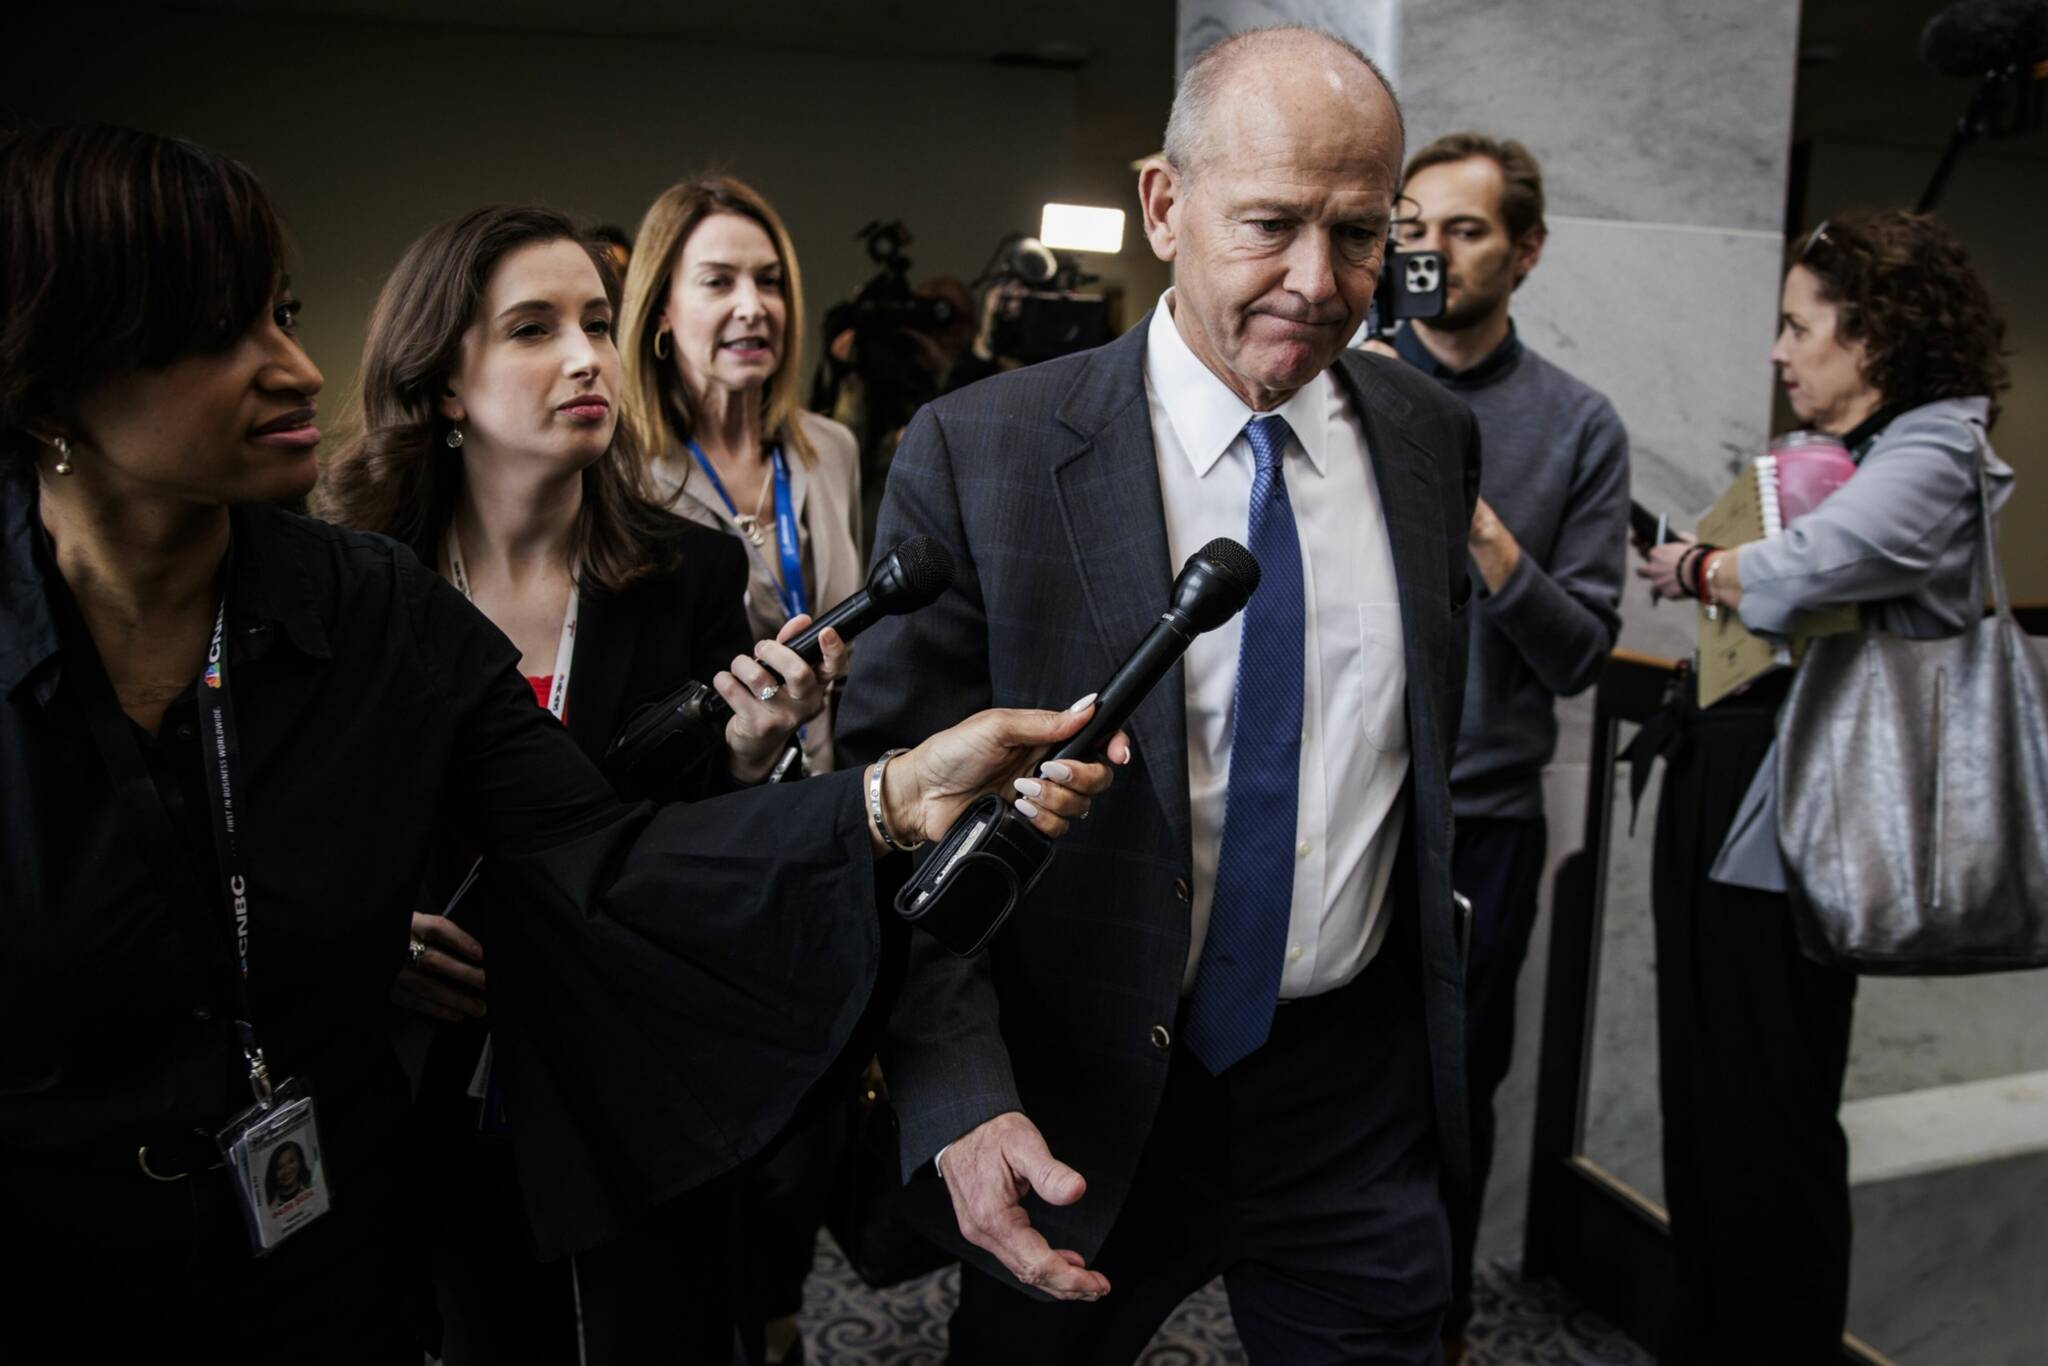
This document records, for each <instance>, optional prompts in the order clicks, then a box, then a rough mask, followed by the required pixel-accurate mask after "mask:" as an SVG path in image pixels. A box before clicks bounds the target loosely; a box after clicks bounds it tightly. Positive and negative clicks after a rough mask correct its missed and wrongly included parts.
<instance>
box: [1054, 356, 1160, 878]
mask: <svg viewBox="0 0 2048 1366" xmlns="http://www.w3.org/2000/svg"><path fill="white" fill-rule="evenodd" d="M1147 327H1148V324H1147V323H1146V322H1140V323H1139V324H1138V325H1137V326H1136V327H1134V328H1132V329H1131V330H1130V331H1129V332H1127V333H1125V334H1124V335H1123V336H1122V337H1120V338H1119V339H1117V340H1116V341H1114V342H1112V343H1110V344H1109V345H1108V346H1106V347H1104V348H1103V349H1102V350H1101V351H1099V352H1097V353H1096V355H1095V357H1094V358H1093V361H1092V363H1091V364H1090V365H1089V366H1088V367H1087V369H1085V370H1084V371H1083V372H1082V374H1081V376H1080V377H1079V378H1078V379H1077V380H1076V381H1075V384H1074V387H1073V389H1072V390H1070V391H1069V392H1068V394H1067V397H1066V399H1065V401H1064V402H1063V403H1062V404H1061V406H1060V410H1059V418H1060V421H1061V422H1063V423H1064V424H1066V426H1067V427H1068V428H1070V429H1071V430H1072V431H1073V432H1074V433H1075V434H1076V435H1077V436H1078V437H1079V438H1080V439H1081V441H1080V444H1079V445H1078V446H1077V447H1076V448H1074V449H1073V450H1071V451H1069V452H1067V453H1065V454H1063V455H1060V456H1058V457H1056V458H1055V461H1054V464H1053V469H1052V482H1053V490H1054V496H1055V499H1056V501H1057V503H1058V505H1059V515H1060V523H1061V526H1062V527H1063V528H1064V529H1065V531H1066V534H1067V540H1068V543H1069V546H1070V548H1071V549H1072V551H1073V557H1074V565H1075V567H1076V569H1077V570H1078V572H1079V574H1080V577H1081V592H1082V597H1083V599H1084V600H1085V602H1086V604H1087V607H1088V612H1089V615H1090V616H1091V617H1092V618H1093V619H1094V623H1095V631H1096V636H1097V638H1098V639H1099V640H1100V641H1101V644H1102V655H1101V663H1100V677H1101V678H1102V680H1103V681H1105V682H1106V681H1108V678H1109V673H1110V671H1111V670H1113V669H1115V668H1116V667H1117V666H1118V665H1120V664H1122V663H1123V661H1124V659H1125V658H1126V657H1127V656H1128V655H1129V654H1130V652H1131V651H1132V650H1133V649H1135V648H1136V647H1137V645H1138V642H1139V641H1141V640H1143V639H1144V638H1145V634H1146V633H1147V632H1148V631H1150V630H1151V629H1152V626H1153V624H1154V623H1155V622H1157V621H1158V620H1159V618H1160V616H1161V614H1163V613H1164V612H1165V611H1166V608H1167V603H1168V596H1169V590H1170V589H1171V588H1172V586H1173V576H1174V573H1175V571H1176V570H1177V569H1178V568H1179V566H1177V565H1175V564H1174V563H1173V561H1172V551H1171V549H1170V548H1169V547H1168V545H1167V540H1166V510H1165V505H1164V504H1163V502H1162V501H1161V499H1160V495H1159V466H1158V459H1157V455H1156V453H1155V448H1154V446H1153V442H1152V418H1151V411H1150V405H1148V404H1147V403H1146V401H1145V335H1146V331H1147ZM1127 729H1128V730H1129V732H1130V735H1131V741H1132V745H1133V747H1134V748H1135V749H1136V750H1137V752H1138V753H1139V754H1140V755H1142V756H1143V757H1144V767H1145V771H1146V772H1147V773H1149V774H1150V775H1151V776H1152V782H1153V785H1154V787H1155V788H1156V790H1157V793H1158V797H1159V803H1160V806H1161V807H1162V808H1163V809H1164V811H1165V813H1166V818H1167V823H1168V825H1169V826H1170V827H1171V829H1172V830H1173V833H1174V838H1175V841H1176V847H1177V848H1178V849H1179V850H1180V851H1182V853H1183V854H1185V852H1186V851H1187V850H1188V848H1189V847H1190V846H1189V839H1190V836H1189V817H1188V754H1187V694H1186V688H1185V683H1184V680H1183V677H1182V673H1181V666H1180V665H1175V666H1174V669H1173V671H1172V672H1171V673H1169V674H1168V675H1167V676H1166V678H1165V679H1164V680H1162V681H1161V683H1160V684H1159V686H1158V687H1157V688H1156V689H1154V690H1153V693H1152V695H1151V696H1150V697H1148V698H1147V699H1146V700H1145V702H1144V704H1143V705H1141V706H1140V707H1139V708H1138V710H1137V712H1136V714H1134V715H1133V716H1132V717H1131V720H1130V723H1129V725H1128V726H1127Z"/></svg>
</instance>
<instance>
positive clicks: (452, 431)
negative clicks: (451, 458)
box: [448, 427, 462, 451]
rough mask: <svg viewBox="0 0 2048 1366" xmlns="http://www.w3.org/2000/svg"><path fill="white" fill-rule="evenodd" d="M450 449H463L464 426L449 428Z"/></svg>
mask: <svg viewBox="0 0 2048 1366" xmlns="http://www.w3.org/2000/svg"><path fill="white" fill-rule="evenodd" d="M448 449H449V450H451V451H455V450H461V449H462V428H460V427H450V428H449V429H448Z"/></svg>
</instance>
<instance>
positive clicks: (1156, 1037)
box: [1152, 1025, 1173, 1053]
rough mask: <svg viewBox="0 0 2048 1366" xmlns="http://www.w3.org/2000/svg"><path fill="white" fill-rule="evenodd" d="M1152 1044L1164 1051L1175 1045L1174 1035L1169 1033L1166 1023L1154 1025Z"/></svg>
mask: <svg viewBox="0 0 2048 1366" xmlns="http://www.w3.org/2000/svg"><path fill="white" fill-rule="evenodd" d="M1152 1046H1153V1047H1154V1048H1156V1049H1158V1050H1159V1051H1160V1052H1162V1053H1163V1052H1165V1051H1166V1050H1167V1049H1169V1048H1171V1047H1173V1035H1171V1034H1169V1033H1167V1031H1166V1026H1165V1025H1153V1026H1152Z"/></svg>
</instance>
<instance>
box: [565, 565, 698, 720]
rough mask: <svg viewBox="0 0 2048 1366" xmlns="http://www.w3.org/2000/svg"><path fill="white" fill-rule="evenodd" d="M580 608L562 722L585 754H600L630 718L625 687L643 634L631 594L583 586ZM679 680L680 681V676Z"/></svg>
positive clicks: (578, 609)
mask: <svg viewBox="0 0 2048 1366" xmlns="http://www.w3.org/2000/svg"><path fill="white" fill-rule="evenodd" d="M580 591H581V593H582V601H581V602H580V603H579V604H578V606H577V620H576V655H575V659H574V662H573V663H572V665H571V667H570V670H569V704H568V709H567V711H566V713H565V715H564V721H563V724H565V725H567V726H568V728H569V734H570V735H571V736H573V737H574V738H575V740H576V743H577V744H578V745H580V746H581V747H582V748H583V751H584V752H585V753H586V754H595V755H601V754H603V753H604V752H605V750H606V749H608V748H609V747H610V746H611V742H612V737H613V736H614V735H616V734H617V733H618V730H619V726H620V724H621V723H622V722H623V721H624V720H625V717H623V716H621V715H620V714H619V713H620V710H621V709H622V707H623V706H624V703H625V696H626V688H627V686H628V684H629V683H630V681H631V676H632V672H633V652H634V650H635V648H636V642H637V640H638V638H639V634H640V633H639V632H638V631H635V630H633V629H632V626H633V606H632V603H631V602H630V601H629V599H630V597H631V596H632V595H631V592H630V591H629V592H627V593H623V594H622V593H604V592H599V591H597V590H594V589H588V588H586V589H582V590H580ZM677 681H678V682H680V681H681V680H677Z"/></svg>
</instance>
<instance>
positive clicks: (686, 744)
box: [604, 536, 953, 799]
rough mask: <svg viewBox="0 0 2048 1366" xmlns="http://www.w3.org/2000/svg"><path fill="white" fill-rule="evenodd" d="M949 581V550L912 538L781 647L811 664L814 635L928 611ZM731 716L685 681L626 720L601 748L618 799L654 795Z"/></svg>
mask: <svg viewBox="0 0 2048 1366" xmlns="http://www.w3.org/2000/svg"><path fill="white" fill-rule="evenodd" d="M952 582H953V552H952V551H950V550H948V549H946V545H945V542H943V541H940V540H936V539H934V538H933V537H930V536H913V537H911V538H910V539H909V540H907V541H905V542H903V543H902V544H901V545H899V546H897V547H896V548H895V549H894V550H892V551H890V552H889V553H888V554H887V555H884V556H883V557H882V558H881V559H880V560H878V561H876V562H875V567H874V568H873V569H871V570H869V571H868V581H867V586H866V587H864V588H862V589H860V590H859V591H858V592H856V593H853V594H852V595H850V596H849V597H847V598H846V600H845V601H843V602H841V603H838V604H837V605H836V606H834V607H832V608H831V609H830V610H828V611H827V612H825V614H824V615H823V616H820V617H819V618H818V619H817V620H815V621H813V622H812V623H811V624H810V625H809V626H808V627H806V628H805V629H804V630H803V631H802V632H800V633H799V634H797V635H795V636H793V637H791V638H790V640H789V641H788V642H787V643H788V645H789V648H790V649H792V650H794V651H796V652H797V654H799V655H801V656H803V658H804V660H805V661H806V662H807V663H810V664H816V663H817V662H818V661H819V660H820V659H822V658H823V657H824V651H823V648H822V647H821V646H820V645H819V643H818V638H819V637H820V636H822V635H823V634H824V633H825V631H826V629H827V628H828V627H829V628H830V629H832V630H834V631H837V632H838V633H839V638H840V639H841V640H852V639H853V638H854V637H855V636H857V635H859V634H860V633H861V632H862V631H865V630H866V629H867V628H868V627H870V626H872V625H874V624H875V623H876V622H878V621H880V620H881V619H882V618H883V617H893V616H901V615H903V614H904V613H906V612H915V611H916V610H917V609H918V608H920V607H928V606H930V605H931V604H932V603H934V602H936V601H938V598H939V595H940V594H941V593H944V592H945V591H946V588H947V586H948V585H950V584H951V583H952ZM762 667H763V668H767V666H766V665H763V666H762ZM768 671H769V672H770V673H774V672H775V671H774V670H773V669H769V670H768ZM778 677H779V675H778ZM731 717H732V704H731V703H730V702H727V701H726V700H725V699H724V698H723V697H720V696H719V695H718V692H717V690H716V689H714V688H713V687H712V686H711V685H710V684H709V683H704V682H700V681H698V680H696V679H692V680H690V681H689V682H688V683H685V684H683V686H682V687H680V688H678V689H676V690H675V691H674V692H672V693H670V694H669V695H668V696H667V697H664V698H662V699H661V700H660V701H659V702H651V703H649V704H648V705H646V706H644V707H642V708H640V709H639V710H638V711H636V712H634V713H633V715H632V716H631V717H629V718H627V721H626V724H625V725H624V726H622V727H621V728H620V730H619V733H618V736H617V737H616V738H615V739H613V741H612V744H611V748H610V749H609V750H607V751H605V756H604V773H605V776H606V777H607V778H609V779H611V782H612V786H613V787H614V788H616V789H617V790H618V792H619V795H620V796H622V797H627V798H633V799H638V798H644V797H652V798H659V797H661V796H663V795H664V794H665V793H666V791H667V790H668V789H669V788H670V787H671V786H672V785H673V784H674V783H675V782H676V781H677V780H679V779H680V777H681V776H682V775H684V774H686V773H688V772H689V771H690V769H691V768H692V767H693V766H694V765H696V764H698V763H700V762H702V761H703V760H704V759H705V757H706V756H708V755H709V754H710V753H711V752H712V751H713V750H714V749H715V748H716V747H717V744H718V737H719V736H720V735H721V734H722V733H723V731H724V729H725V723H726V722H727V721H728V720H729V719H731Z"/></svg>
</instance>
